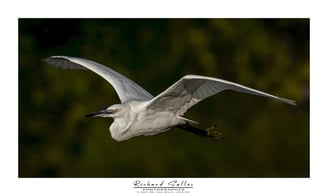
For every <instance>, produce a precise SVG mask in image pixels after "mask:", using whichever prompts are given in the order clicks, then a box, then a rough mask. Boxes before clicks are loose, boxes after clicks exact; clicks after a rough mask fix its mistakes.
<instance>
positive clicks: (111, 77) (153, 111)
mask: <svg viewBox="0 0 328 196" xmlns="http://www.w3.org/2000/svg"><path fill="white" fill-rule="evenodd" d="M45 61H46V62H47V63H48V64H51V65H54V66H55V67H60V68H63V69H88V70H91V71H93V72H95V73H96V74H98V75H99V76H101V77H102V78H104V79H105V80H107V81H108V82H109V83H110V84H111V85H112V86H113V87H114V89H115V90H116V92H117V94H118V96H119V98H120V100H121V104H114V105H112V106H110V107H108V108H106V109H104V110H101V111H99V112H94V113H91V114H88V115H87V117H111V118H113V119H114V121H113V123H112V124H111V126H110V133H111V136H112V138H113V139H114V140H117V141H123V140H127V139H130V138H132V137H136V136H141V135H145V136H147V135H155V134H158V133H161V132H164V131H167V130H169V129H171V128H174V127H179V128H181V129H184V130H187V131H190V132H193V133H195V134H198V135H203V136H209V137H214V138H218V139H219V138H221V137H222V134H221V133H220V132H218V131H216V130H214V127H212V128H208V129H200V128H197V127H194V126H192V125H194V124H197V122H195V121H193V120H189V119H187V118H184V117H183V114H184V113H185V112H186V111H187V110H188V109H189V108H191V107H192V106H193V105H195V104H197V103H198V102H200V101H202V100H203V99H205V98H207V97H210V96H212V95H214V94H217V93H219V92H222V91H224V90H234V91H238V92H242V93H248V94H253V95H259V96H264V97H270V98H274V99H277V100H279V101H282V102H285V103H288V104H291V105H296V104H295V101H293V100H289V99H285V98H280V97H277V96H274V95H271V94H268V93H264V92H261V91H259V90H255V89H252V88H249V87H246V86H243V85H240V84H237V83H234V82H229V81H226V80H222V79H218V78H212V77H205V76H199V75H186V76H184V77H182V78H181V79H180V80H178V81H177V82H176V83H174V84H173V85H171V86H170V87H169V88H167V89H166V90H165V91H163V92H162V93H160V94H159V95H157V96H156V97H153V96H152V95H151V94H150V93H148V92H147V91H146V90H144V89H143V88H141V87H140V86H139V85H137V84H136V83H135V82H133V81H132V80H130V79H128V78H126V77H125V76H123V75H121V74H120V73H118V72H116V71H114V70H112V69H110V68H108V67H106V66H104V65H101V64H99V63H96V62H93V61H90V60H87V59H83V58H76V57H67V56H52V57H49V58H46V59H45Z"/></svg>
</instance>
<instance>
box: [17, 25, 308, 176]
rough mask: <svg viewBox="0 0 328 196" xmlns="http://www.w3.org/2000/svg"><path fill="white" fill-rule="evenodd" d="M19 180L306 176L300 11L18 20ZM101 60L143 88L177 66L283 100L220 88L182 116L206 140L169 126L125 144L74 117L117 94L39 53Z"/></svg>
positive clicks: (166, 79) (161, 84) (104, 127)
mask: <svg viewBox="0 0 328 196" xmlns="http://www.w3.org/2000/svg"><path fill="white" fill-rule="evenodd" d="M18 23H19V138H18V139H19V176H20V177H308V176H309V20H308V19H19V21H18ZM52 55H67V56H77V57H83V58H87V59H91V60H94V61H96V62H99V63H102V64H105V65H107V66H109V67H111V68H113V69H115V70H117V71H119V72H121V73H122V74H124V75H126V76H127V77H129V78H131V79H132V80H134V81H136V82H137V83H138V84H140V85H141V86H142V87H144V88H145V89H146V90H148V91H149V92H150V93H152V94H153V95H156V94H158V93H160V92H161V91H163V90H164V89H166V88H167V87H168V86H169V85H171V84H172V83H174V82H175V81H176V80H178V79H179V78H180V77H182V76H183V75H185V74H199V75H206V76H213V77H218V78H223V79H226V80H230V81H234V82H238V83H241V84H244V85H246V86H250V87H253V88H256V89H259V90H263V91H265V92H269V93H272V94H275V95H278V96H282V97H285V98H290V99H294V100H296V101H297V104H298V106H297V107H293V106H290V105H287V104H284V103H281V102H277V101H275V100H272V99H267V98H263V97H256V96H252V95H245V94H241V93H237V92H232V91H231V92H230V91H227V92H223V93H221V94H219V95H216V96H213V97H211V98H209V99H207V100H206V101H204V102H201V103H199V104H198V105H196V106H195V107H193V108H192V109H190V110H189V111H188V112H187V114H186V116H187V117H189V118H191V119H193V120H196V121H199V122H200V123H201V126H202V127H207V126H211V125H213V124H215V125H217V127H218V129H219V130H221V131H222V132H223V133H224V135H225V139H224V140H223V141H215V140H211V139H207V138H203V137H199V136H196V135H193V134H190V133H187V132H184V131H181V130H178V129H173V130H171V131H168V132H165V133H162V134H159V135H155V136H149V137H137V138H133V139H131V140H128V141H125V142H116V141H114V140H112V139H111V138H110V134H109V132H108V127H109V125H110V124H111V122H112V120H111V119H104V118H92V119H89V118H85V117H84V115H85V114H87V113H89V112H93V111H97V110H100V109H103V108H105V107H107V106H109V105H112V104H114V103H119V99H118V97H117V95H116V93H115V91H114V90H113V88H112V87H111V86H110V85H109V84H107V83H106V82H105V81H104V80H103V79H102V78H100V77H98V76H97V75H96V74H93V73H91V72H88V71H81V70H67V71H64V70H59V69H55V68H53V67H52V66H49V65H46V64H45V63H43V62H42V61H41V60H42V59H44V58H46V57H48V56H52Z"/></svg>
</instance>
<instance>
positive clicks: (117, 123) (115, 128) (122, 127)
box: [109, 118, 132, 141]
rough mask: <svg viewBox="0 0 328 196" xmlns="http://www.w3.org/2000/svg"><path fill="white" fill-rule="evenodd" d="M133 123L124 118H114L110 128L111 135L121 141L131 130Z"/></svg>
mask: <svg viewBox="0 0 328 196" xmlns="http://www.w3.org/2000/svg"><path fill="white" fill-rule="evenodd" d="M131 124H132V123H131V122H129V121H126V120H124V119H122V118H114V122H113V123H112V125H111V126H110V127H109V131H110V134H111V136H112V138H114V139H115V140H118V141H121V140H122V138H124V135H125V133H126V132H127V131H128V130H129V129H130V127H131Z"/></svg>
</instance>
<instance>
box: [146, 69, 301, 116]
mask: <svg viewBox="0 0 328 196" xmlns="http://www.w3.org/2000/svg"><path fill="white" fill-rule="evenodd" d="M224 90H234V91H238V92H242V93H248V94H253V95H258V96H264V97H270V98H274V99H277V100H279V101H282V102H285V103H288V104H291V105H296V104H295V101H293V100H289V99H285V98H281V97H277V96H274V95H271V94H268V93H265V92H262V91H259V90H255V89H252V88H249V87H246V86H243V85H240V84H237V83H234V82H230V81H226V80H222V79H218V78H212V77H205V76H198V75H186V76H184V77H183V78H181V79H180V80H179V81H177V82H176V83H174V84H173V85H172V86H170V87H169V88H168V89H166V90H165V91H163V92H162V93H161V94H159V95H158V96H156V97H155V98H153V99H152V100H151V101H150V102H149V104H148V106H147V107H148V108H149V109H152V110H170V111H172V112H175V113H176V114H177V115H183V114H184V113H185V112H186V111H187V110H188V109H189V108H190V107H192V106H193V105H195V104H197V103H198V102H200V101H201V100H203V99H206V98H208V97H210V96H212V95H215V94H217V93H220V92H222V91H224Z"/></svg>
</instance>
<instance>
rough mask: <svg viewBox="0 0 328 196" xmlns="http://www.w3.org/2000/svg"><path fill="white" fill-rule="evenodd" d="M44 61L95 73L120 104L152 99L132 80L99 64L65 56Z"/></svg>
mask: <svg viewBox="0 0 328 196" xmlns="http://www.w3.org/2000/svg"><path fill="white" fill-rule="evenodd" d="M44 61H46V62H47V63H48V64H50V65H54V66H55V67H60V68H63V69H85V70H87V69H88V70H91V71H93V72H95V73H96V74H98V75H99V76H101V77H102V78H104V79H105V80H107V81H108V82H109V83H110V84H111V85H112V86H113V87H114V89H115V90H116V92H117V94H118V96H119V98H120V100H121V102H122V103H125V102H127V101H130V100H138V101H148V100H150V99H152V98H153V96H152V95H151V94H150V93H148V92H147V91H146V90H144V89H143V88H141V87H140V86H139V85H138V84H136V83H135V82H133V81H132V80H130V79H128V78H126V77H125V76H123V75H122V74H120V73H118V72H116V71H114V70H112V69H110V68H108V67H106V66H104V65H101V64H99V63H96V62H93V61H90V60H87V59H82V58H76V57H67V56H52V57H49V58H46V59H45V60H44Z"/></svg>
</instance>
